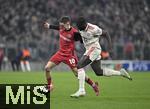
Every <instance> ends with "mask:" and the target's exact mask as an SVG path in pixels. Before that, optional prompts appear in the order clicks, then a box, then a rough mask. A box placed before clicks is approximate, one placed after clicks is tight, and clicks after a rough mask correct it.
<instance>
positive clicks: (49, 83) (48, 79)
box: [47, 78, 52, 89]
mask: <svg viewBox="0 0 150 109" xmlns="http://www.w3.org/2000/svg"><path fill="white" fill-rule="evenodd" d="M51 82H52V81H51V78H47V84H48V88H49V89H50V85H51Z"/></svg>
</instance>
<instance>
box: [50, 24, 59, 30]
mask: <svg viewBox="0 0 150 109" xmlns="http://www.w3.org/2000/svg"><path fill="white" fill-rule="evenodd" d="M49 29H55V30H59V26H58V25H49Z"/></svg>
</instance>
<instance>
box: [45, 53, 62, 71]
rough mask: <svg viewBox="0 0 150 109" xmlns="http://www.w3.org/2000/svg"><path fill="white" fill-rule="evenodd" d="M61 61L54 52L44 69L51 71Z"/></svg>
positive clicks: (59, 56) (58, 55)
mask: <svg viewBox="0 0 150 109" xmlns="http://www.w3.org/2000/svg"><path fill="white" fill-rule="evenodd" d="M61 61H62V58H61V55H60V54H59V53H58V52H56V53H55V54H54V55H53V56H52V57H51V58H50V59H49V61H48V62H47V64H46V66H45V69H52V68H53V67H55V66H56V65H58V64H59V63H60V62H61Z"/></svg>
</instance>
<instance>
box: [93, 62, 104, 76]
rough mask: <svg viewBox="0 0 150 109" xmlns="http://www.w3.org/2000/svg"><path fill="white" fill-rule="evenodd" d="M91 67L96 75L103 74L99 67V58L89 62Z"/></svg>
mask: <svg viewBox="0 0 150 109" xmlns="http://www.w3.org/2000/svg"><path fill="white" fill-rule="evenodd" d="M91 67H92V69H93V71H94V72H95V74H96V75H97V76H102V75H103V70H102V68H101V60H95V61H93V62H92V63H91Z"/></svg>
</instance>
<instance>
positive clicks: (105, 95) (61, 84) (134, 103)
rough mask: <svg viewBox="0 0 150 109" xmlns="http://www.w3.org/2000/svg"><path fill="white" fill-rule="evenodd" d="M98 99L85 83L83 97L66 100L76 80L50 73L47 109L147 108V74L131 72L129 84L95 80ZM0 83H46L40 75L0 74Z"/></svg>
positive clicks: (116, 79)
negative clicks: (49, 97) (49, 94)
mask: <svg viewBox="0 0 150 109" xmlns="http://www.w3.org/2000/svg"><path fill="white" fill-rule="evenodd" d="M88 75H89V76H90V77H91V78H92V79H94V80H96V81H98V82H99V84H100V91H101V93H100V96H98V97H97V96H95V93H94V92H93V90H92V88H91V87H89V86H88V85H87V84H86V91H87V96H85V97H81V98H78V99H76V98H70V94H72V93H74V92H75V91H76V90H77V88H78V81H77V79H76V78H75V77H74V75H73V74H72V73H71V72H60V73H56V72H54V71H53V74H52V76H53V82H54V87H55V88H54V90H53V92H52V93H51V109H150V72H149V73H144V72H140V73H135V72H133V73H131V76H132V77H133V79H134V80H133V81H129V80H126V79H124V78H122V77H96V76H95V74H94V73H93V72H88ZM0 83H1V84H3V83H4V84H6V83H8V84H9V83H11V84H13V83H18V84H22V83H24V84H27V83H28V84H32V83H33V84H36V83H42V84H43V83H46V82H45V76H44V73H43V72H27V73H23V72H17V73H14V72H0Z"/></svg>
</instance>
